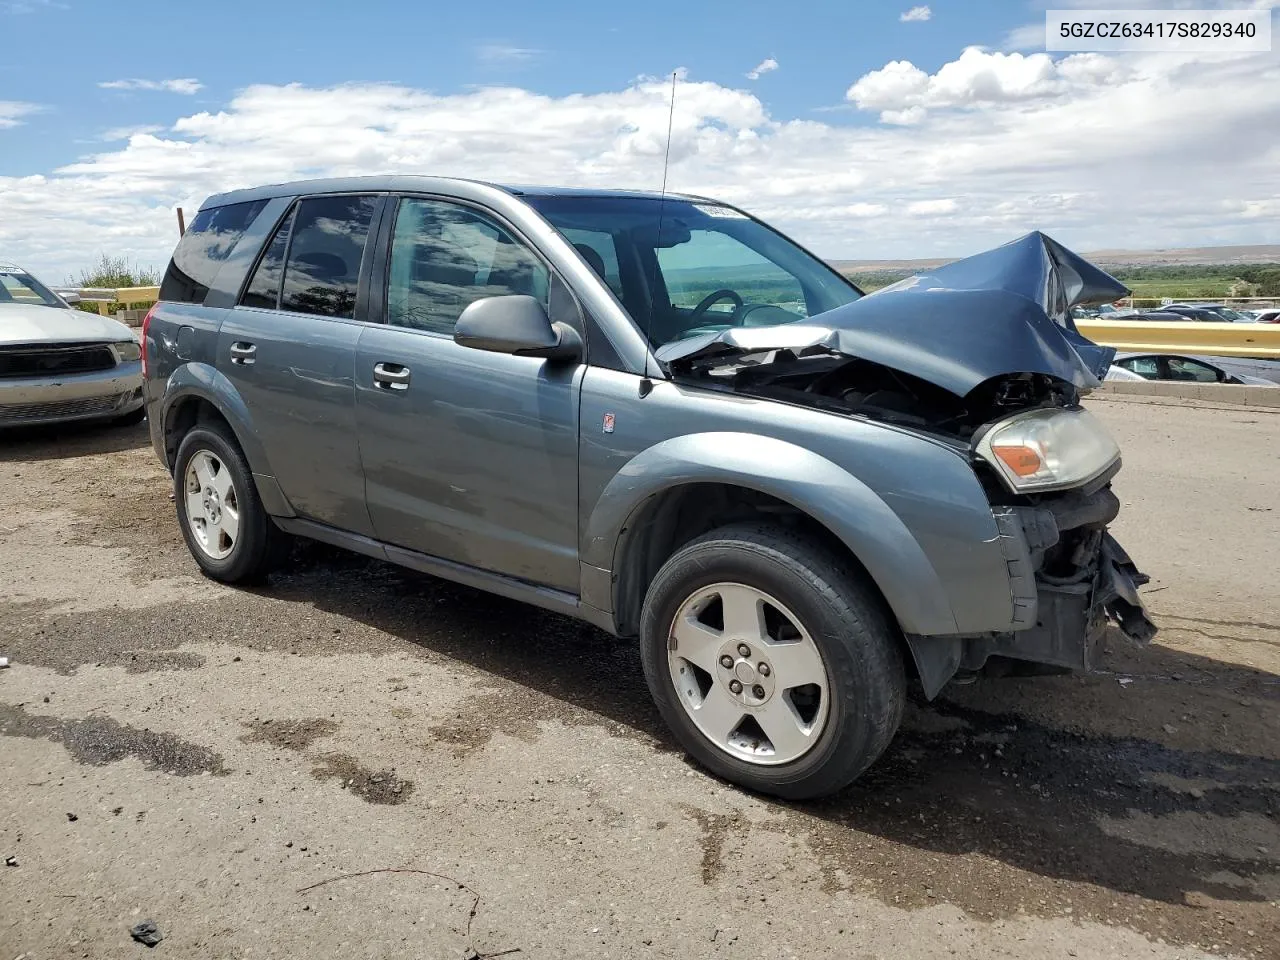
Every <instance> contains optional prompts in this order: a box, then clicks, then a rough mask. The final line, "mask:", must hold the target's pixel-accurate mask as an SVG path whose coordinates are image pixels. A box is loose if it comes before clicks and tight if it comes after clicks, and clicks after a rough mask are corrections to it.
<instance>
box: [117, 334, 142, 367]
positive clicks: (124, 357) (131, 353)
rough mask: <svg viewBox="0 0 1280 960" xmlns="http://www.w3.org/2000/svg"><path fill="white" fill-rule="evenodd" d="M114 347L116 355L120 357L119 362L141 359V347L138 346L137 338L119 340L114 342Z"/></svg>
mask: <svg viewBox="0 0 1280 960" xmlns="http://www.w3.org/2000/svg"><path fill="white" fill-rule="evenodd" d="M115 348H116V356H117V357H119V358H120V362H121V363H127V362H128V361H130V360H141V359H142V347H140V346H138V341H137V340H121V341H120V342H119V343H117V344H115Z"/></svg>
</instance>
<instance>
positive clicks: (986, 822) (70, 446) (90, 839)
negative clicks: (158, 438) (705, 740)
mask: <svg viewBox="0 0 1280 960" xmlns="http://www.w3.org/2000/svg"><path fill="white" fill-rule="evenodd" d="M1092 406H1093V408H1094V409H1095V410H1096V411H1097V412H1098V413H1099V414H1100V415H1101V416H1102V417H1103V418H1104V419H1105V421H1106V422H1107V423H1108V425H1109V426H1110V427H1111V428H1112V430H1113V431H1114V432H1115V434H1116V435H1117V437H1118V439H1119V440H1120V442H1121V444H1122V447H1123V449H1124V457H1125V467H1124V470H1123V471H1122V472H1121V474H1120V476H1119V477H1118V478H1117V480H1116V484H1115V487H1116V490H1117V492H1118V494H1119V495H1120V497H1121V500H1122V502H1123V504H1124V506H1123V510H1122V513H1121V516H1120V519H1119V521H1118V522H1117V524H1116V525H1115V531H1116V533H1117V535H1118V536H1119V538H1120V540H1121V542H1122V543H1123V544H1124V545H1125V546H1126V547H1127V548H1128V550H1129V552H1130V553H1131V554H1132V555H1133V557H1134V559H1135V560H1136V561H1137V562H1138V564H1139V566H1141V567H1142V568H1143V569H1145V570H1146V571H1147V572H1148V573H1150V574H1151V575H1152V582H1151V584H1150V585H1149V586H1148V587H1147V588H1146V589H1145V591H1144V592H1145V594H1146V598H1147V602H1148V604H1149V606H1150V607H1151V609H1152V610H1153V611H1154V617H1155V619H1156V620H1157V622H1158V623H1159V625H1160V627H1161V634H1160V637H1159V638H1158V641H1157V642H1156V643H1155V644H1154V645H1152V646H1151V647H1149V648H1146V649H1138V648H1134V647H1132V646H1130V645H1129V644H1127V642H1125V641H1123V640H1122V639H1120V638H1119V637H1118V636H1117V637H1114V638H1112V640H1111V641H1110V643H1109V646H1108V652H1107V658H1106V669H1105V671H1103V672H1102V673H1099V674H1096V675H1093V676H1089V677H1061V678H1052V679H1040V680H1016V679H1005V680H981V681H979V682H977V683H974V684H972V685H969V686H953V687H951V688H949V689H948V690H947V691H946V692H945V693H944V695H943V696H942V697H941V698H940V699H939V700H938V701H935V702H934V703H925V702H923V700H922V699H920V698H919V697H918V696H917V697H916V699H915V700H914V702H913V703H912V704H911V705H910V707H909V709H908V715H907V718H906V723H905V725H904V728H903V731H902V733H901V734H900V735H899V736H898V738H897V739H896V741H895V742H894V744H893V746H892V747H891V748H890V750H889V752H888V753H887V754H886V756H885V757H884V758H883V759H882V761H881V762H880V763H878V764H877V765H876V766H875V767H873V768H872V770H871V771H870V772H869V773H868V774H867V775H866V776H865V777H864V778H863V779H862V780H861V781H860V782H859V783H858V784H856V785H855V786H854V787H852V788H851V789H849V790H847V791H845V792H844V793H842V794H840V795H839V796H837V797H834V798H831V799H829V800H826V801H823V802H821V803H816V804H815V803H810V804H785V803H778V802H774V801H770V800H766V799H761V798H758V797H753V796H750V795H747V794H745V793H743V792H741V791H739V790H738V789H736V788H734V787H732V786H729V785H727V784H724V783H720V782H718V781H716V780H714V779H712V778H710V777H709V776H707V775H706V774H704V773H703V772H702V771H701V770H699V769H698V768H696V767H694V766H693V765H691V764H690V762H689V761H688V760H687V759H686V758H685V757H684V756H683V754H681V753H680V752H679V751H678V750H677V749H676V748H675V746H674V744H673V742H672V740H671V739H670V737H669V736H668V735H667V734H666V732H665V731H664V730H663V728H662V726H661V724H660V722H659V720H658V718H657V715H656V712H655V711H654V709H653V708H652V707H651V706H650V704H649V702H648V697H647V693H646V691H645V688H644V682H643V678H642V676H641V671H640V664H639V658H638V655H637V652H636V650H635V649H634V646H633V645H632V644H630V643H626V642H623V641H619V640H615V639H611V638H609V637H607V636H605V635H604V634H602V633H600V632H599V631H597V630H595V629H593V628H591V627H588V626H584V625H581V624H578V623H575V622H572V621H569V620H566V619H564V618H561V617H557V616H554V615H552V614H549V613H544V612H541V611H538V610H534V609H532V608H528V607H524V606H521V605H519V604H517V603H514V602H509V601H506V600H502V599H499V598H495V597H492V596H488V595H485V594H482V593H478V592H476V591H473V590H470V589H466V588H463V587H459V586H454V585H451V584H448V583H445V582H442V581H439V580H434V579H431V578H429V577H425V576H421V575H418V574H415V573H411V572H408V571H404V570H400V569H398V568H395V567H391V566H388V565H386V564H382V563H378V562H376V561H371V560H366V559H364V558H361V557H356V556H353V555H345V554H342V553H339V552H337V551H334V550H330V549H327V548H322V547H319V546H314V545H311V546H303V547H301V548H299V550H298V551H297V554H296V556H295V558H294V561H293V564H292V565H291V566H290V568H289V569H288V570H287V571H285V572H283V573H282V574H280V575H277V576H276V577H274V578H273V579H272V580H271V582H270V583H269V584H267V585H265V586H264V587H261V588H257V589H254V590H239V589H232V588H228V587H224V586H220V585H218V584H215V583H212V582H210V581H208V580H205V579H204V578H202V577H201V576H199V574H198V572H197V570H196V567H195V565H194V563H193V562H192V561H191V559H190V558H189V556H188V555H187V552H186V549H185V546H184V545H183V543H182V540H181V538H180V536H179V533H178V529H177V525H176V521H175V519H174V514H173V505H172V503H170V501H169V499H168V492H169V481H168V478H167V477H166V475H165V473H164V471H163V470H162V468H161V467H160V465H159V464H158V463H157V462H156V460H155V457H154V454H153V453H152V451H151V449H150V446H149V445H148V443H147V439H146V431H145V427H139V428H130V429H114V428H112V429H65V430H60V431H41V432H34V433H32V432H24V433H23V434H20V435H18V436H16V437H14V436H10V437H6V438H4V439H0V655H5V656H8V657H9V658H10V659H11V662H12V666H11V667H9V668H8V669H4V670H0V734H2V735H3V736H2V737H0V751H3V765H2V767H0V769H2V770H3V784H4V785H3V788H2V789H0V858H4V859H5V862H6V864H8V865H6V866H2V867H0V960H10V958H13V957H18V956H22V957H24V958H25V960H44V958H75V957H85V958H118V957H131V956H141V955H143V954H146V955H148V956H157V957H160V956H165V955H168V956H172V957H183V958H215V957H216V958H228V957H236V958H240V957H243V958H249V957H309V958H321V957H343V958H359V957H368V958H390V957H396V958H400V957H404V958H409V957H413V958H434V957H440V958H453V960H462V958H464V957H474V956H480V957H491V956H497V955H501V954H503V952H504V951H518V952H511V953H507V955H508V956H511V957H517V958H520V957H528V958H578V957H582V958H588V957H590V958H602V957H628V958H629V957H641V958H647V957H681V958H688V957H725V958H738V957H740V958H744V960H761V958H774V957H777V958H784V957H802V956H803V957H806V958H811V957H841V958H858V960H867V958H880V957H883V958H905V960H923V958H940V960H943V958H946V960H949V958H952V957H973V958H979V957H981V958H987V957H1001V956H1008V957H1036V958H1067V957H1081V958H1083V957H1124V958H1133V957H1151V958H1160V960H1164V958H1181V957H1194V956H1201V955H1204V954H1216V955H1233V956H1242V957H1280V607H1278V605H1277V602H1276V600H1275V597H1276V583H1277V577H1278V576H1280V492H1278V491H1280V411H1270V410H1263V409H1254V408H1249V409H1246V408H1241V407H1234V406H1229V405H1223V404H1211V403H1195V402H1188V401H1182V400H1174V401H1164V400H1162V399H1160V398H1129V397H1118V396H1113V397H1106V398H1101V397H1100V398H1098V399H1096V400H1095V401H1092ZM143 921H153V922H154V923H155V925H156V927H157V929H158V930H159V932H160V933H161V934H162V935H163V937H164V939H163V940H162V941H160V942H159V945H158V946H155V947H153V948H148V947H146V946H143V945H141V944H140V943H137V942H134V941H133V940H132V939H131V937H130V929H131V928H133V927H135V926H136V925H138V924H140V923H142V922H143Z"/></svg>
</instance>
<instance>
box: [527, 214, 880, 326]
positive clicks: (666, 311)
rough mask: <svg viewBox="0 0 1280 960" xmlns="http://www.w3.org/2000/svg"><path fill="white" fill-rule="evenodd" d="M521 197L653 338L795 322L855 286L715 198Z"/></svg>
mask: <svg viewBox="0 0 1280 960" xmlns="http://www.w3.org/2000/svg"><path fill="white" fill-rule="evenodd" d="M525 200H526V201H527V202H528V203H529V205H530V206H532V207H533V208H534V209H536V210H537V211H538V212H539V213H541V214H542V216H543V217H545V218H546V219H547V220H548V221H549V222H550V223H551V225H552V226H554V227H555V228H556V229H557V230H559V231H560V233H561V234H563V235H564V237H565V238H566V239H567V240H568V241H569V242H570V243H572V244H573V245H574V246H575V247H576V248H577V250H578V252H579V253H580V254H581V255H582V257H583V259H585V260H586V261H587V263H588V264H590V265H591V267H592V268H593V269H594V270H595V271H596V273H598V274H599V275H600V277H601V278H602V279H603V280H604V282H605V283H606V284H607V285H608V286H609V289H611V290H612V291H613V294H614V296H616V297H617V298H618V302H619V303H621V304H622V306H623V307H624V308H625V309H626V311H627V313H629V314H630V315H631V319H632V320H634V321H635V323H636V325H637V326H638V327H639V328H640V329H641V330H642V331H644V332H645V333H646V334H647V335H648V337H649V342H650V343H651V344H652V345H653V346H655V347H657V346H661V345H662V344H664V343H669V342H670V341H672V340H680V339H683V338H685V337H689V336H693V335H694V334H699V333H712V332H720V331H722V330H725V329H728V328H729V327H763V326H773V325H775V324H779V323H795V322H797V321H800V320H804V319H806V318H807V317H811V316H814V315H815V314H819V313H824V312H826V311H827V310H833V309H835V308H836V307H839V306H843V305H844V304H846V303H849V302H851V301H853V300H857V299H858V297H860V296H861V294H860V293H859V292H858V289H857V288H856V287H854V286H853V284H851V283H850V282H849V281H848V280H846V279H845V278H844V277H842V276H841V275H840V274H839V273H837V272H836V271H834V270H832V269H831V268H830V267H828V266H827V265H826V264H825V263H823V262H822V261H821V260H818V259H817V258H816V257H814V256H812V255H811V254H809V253H806V252H805V251H804V250H802V249H801V248H800V247H798V246H796V245H795V244H794V243H792V242H791V241H790V240H788V239H787V238H786V237H784V236H782V234H780V233H778V232H776V231H775V230H772V229H770V228H769V227H766V226H765V225H764V224H763V223H760V222H759V221H757V220H752V219H751V218H750V217H747V216H745V215H744V214H741V213H739V212H738V211H736V210H734V209H732V208H731V207H726V206H723V205H721V204H717V203H710V202H701V201H699V202H696V203H695V202H693V201H690V200H684V199H675V198H668V199H667V200H666V201H661V200H658V199H656V198H651V197H590V196H550V197H538V196H531V197H526V198H525ZM660 208H662V236H661V237H659V236H658V218H659V212H660Z"/></svg>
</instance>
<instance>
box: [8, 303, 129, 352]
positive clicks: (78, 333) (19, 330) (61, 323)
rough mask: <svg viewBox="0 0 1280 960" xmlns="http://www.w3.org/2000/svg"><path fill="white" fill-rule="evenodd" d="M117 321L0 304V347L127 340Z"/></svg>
mask: <svg viewBox="0 0 1280 960" xmlns="http://www.w3.org/2000/svg"><path fill="white" fill-rule="evenodd" d="M132 337H133V332H132V331H131V330H130V329H129V328H128V327H126V326H125V325H124V324H123V323H121V322H120V321H118V320H112V319H111V318H110V317H100V316H98V315H97V314H94V313H85V312H84V311H83V310H71V309H65V308H62V307H45V306H40V305H39V304H33V303H0V346H2V345H4V344H10V343H85V342H99V343H101V342H105V341H113V340H128V339H130V338H132Z"/></svg>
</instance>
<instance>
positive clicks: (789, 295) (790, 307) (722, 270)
mask: <svg viewBox="0 0 1280 960" xmlns="http://www.w3.org/2000/svg"><path fill="white" fill-rule="evenodd" d="M657 252H658V265H659V266H660V267H661V268H662V279H663V280H665V281H666V284H667V293H668V294H669V295H670V299H671V305H672V306H673V307H675V308H677V309H681V308H684V309H691V308H693V307H696V306H698V304H700V303H702V301H703V299H704V298H706V297H709V296H710V295H711V294H713V293H715V292H716V291H718V290H723V289H729V290H733V291H734V292H735V293H738V294H740V297H741V299H739V300H734V299H733V298H732V297H728V296H725V297H723V298H721V299H719V300H716V301H715V302H714V303H713V304H712V305H711V306H710V307H709V308H708V310H707V314H706V315H707V318H708V319H711V318H717V317H727V316H732V315H733V314H734V313H735V311H736V310H737V308H738V307H740V306H741V305H742V302H743V300H747V301H750V302H751V303H757V304H767V305H770V306H774V307H780V308H781V309H783V310H786V311H788V312H789V313H792V314H795V316H796V317H797V318H804V317H807V316H808V315H809V312H808V308H807V306H806V305H805V300H804V291H803V290H801V288H800V281H799V280H797V279H796V278H795V276H794V275H793V274H790V273H788V272H787V271H785V270H783V269H782V268H781V267H779V266H778V265H777V264H775V263H773V262H771V261H770V260H768V259H767V258H765V257H762V256H761V255H760V254H758V253H756V252H755V251H754V250H752V249H751V248H750V247H748V246H747V245H746V244H745V243H742V242H741V241H740V240H738V239H737V238H735V237H732V236H730V235H729V234H727V233H722V232H720V231H719V230H714V229H712V230H690V231H689V239H688V240H686V241H685V242H684V243H681V244H679V245H677V246H673V247H660V248H659V249H658V251H657Z"/></svg>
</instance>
